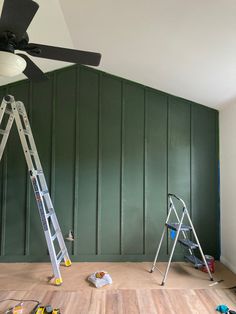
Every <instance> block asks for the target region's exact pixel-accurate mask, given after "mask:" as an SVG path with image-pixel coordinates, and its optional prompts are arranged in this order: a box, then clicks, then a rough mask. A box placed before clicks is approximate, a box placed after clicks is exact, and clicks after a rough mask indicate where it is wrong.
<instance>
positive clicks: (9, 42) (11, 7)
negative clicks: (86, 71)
mask: <svg viewBox="0 0 236 314" xmlns="http://www.w3.org/2000/svg"><path fill="white" fill-rule="evenodd" d="M38 9H39V5H38V3H36V2H34V1H32V0H4V3H3V7H2V14H1V18H0V51H1V53H2V55H4V56H5V57H6V58H7V57H10V58H14V57H13V56H14V55H15V59H16V60H15V59H14V60H15V62H17V60H18V59H20V60H21V62H23V63H24V67H25V69H24V67H23V69H22V71H21V72H23V73H24V74H25V75H26V76H27V77H28V78H29V79H30V80H33V81H38V80H44V79H47V76H46V75H45V74H44V73H43V72H42V71H41V70H40V68H38V66H37V65H36V64H35V63H34V62H33V61H32V60H31V59H30V58H29V57H28V56H27V55H26V54H21V53H18V54H17V53H16V54H15V51H16V50H21V51H24V52H25V53H27V54H29V55H31V56H33V57H38V58H46V59H52V60H59V61H66V62H71V63H77V64H87V65H92V66H98V65H99V63H100V60H101V54H100V53H96V52H90V51H82V50H75V49H68V48H61V47H53V46H48V45H42V44H37V43H29V37H28V34H27V29H28V27H29V25H30V23H31V21H32V20H33V18H34V16H35V14H36V12H37V11H38ZM42 23H43V21H42ZM3 52H4V54H3ZM9 54H10V55H9ZM12 55H13V56H12ZM17 56H20V57H19V58H17ZM21 58H23V59H24V60H22V59H21ZM9 75H10V74H9Z"/></svg>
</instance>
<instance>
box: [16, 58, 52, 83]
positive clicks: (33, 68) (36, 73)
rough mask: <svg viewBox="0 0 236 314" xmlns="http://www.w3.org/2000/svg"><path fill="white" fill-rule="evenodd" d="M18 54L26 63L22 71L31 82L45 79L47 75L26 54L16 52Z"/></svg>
mask: <svg viewBox="0 0 236 314" xmlns="http://www.w3.org/2000/svg"><path fill="white" fill-rule="evenodd" d="M17 55H18V56H21V57H22V58H24V59H25V61H26V63H27V65H26V68H25V70H24V71H23V73H24V74H25V75H26V76H27V77H28V78H29V79H30V80H31V81H33V82H38V81H43V80H47V79H48V77H47V76H46V74H44V73H43V72H42V71H41V70H40V68H39V67H38V66H37V65H36V64H35V63H34V62H33V61H32V60H31V59H30V58H29V57H28V56H26V55H24V54H22V53H17Z"/></svg>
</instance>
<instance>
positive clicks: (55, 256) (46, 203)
mask: <svg viewBox="0 0 236 314" xmlns="http://www.w3.org/2000/svg"><path fill="white" fill-rule="evenodd" d="M8 105H9V106H10V107H11V110H8V109H7V106H8ZM4 114H8V115H9V118H8V122H7V124H6V128H5V130H1V129H0V133H1V134H3V137H2V139H1V144H0V160H1V157H2V154H3V152H4V149H5V146H6V143H7V139H8V135H9V133H10V130H11V127H12V124H13V122H14V121H15V122H16V127H17V130H18V134H19V137H20V141H21V145H22V148H23V152H24V155H25V160H26V163H27V167H28V170H29V174H30V179H31V183H32V187H33V191H34V195H35V199H36V203H37V207H38V211H39V216H40V219H41V223H42V226H43V231H44V235H45V238H46V243H47V247H48V251H49V256H50V260H51V264H52V269H53V274H54V278H55V281H54V283H55V284H56V285H60V284H61V283H62V278H61V273H60V269H59V265H60V263H61V261H62V260H63V259H64V262H65V266H70V265H71V260H70V257H69V254H68V250H67V247H66V245H65V241H64V238H63V234H62V232H61V228H60V225H59V222H58V219H57V216H56V212H55V210H54V207H53V204H52V200H51V197H50V194H49V191H48V187H47V182H46V179H45V176H44V173H43V169H42V165H41V162H40V159H39V155H38V152H37V147H36V144H35V141H34V138H33V134H32V130H31V127H30V123H29V120H28V116H27V112H26V110H25V106H24V104H23V103H22V102H20V101H15V99H14V97H13V96H11V95H7V96H5V97H4V99H3V101H2V104H1V106H0V122H1V121H2V120H3V116H4ZM52 233H53V234H52ZM55 240H57V242H58V245H59V248H60V251H59V253H56V249H55V246H54V241H55Z"/></svg>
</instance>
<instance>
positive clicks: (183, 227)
mask: <svg viewBox="0 0 236 314" xmlns="http://www.w3.org/2000/svg"><path fill="white" fill-rule="evenodd" d="M166 226H167V227H168V228H169V229H172V230H175V231H177V230H178V228H179V223H176V222H174V223H166ZM180 230H181V231H189V230H192V228H191V227H190V226H186V225H183V224H182V225H181V229H180Z"/></svg>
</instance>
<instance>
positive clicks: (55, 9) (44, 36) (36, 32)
mask: <svg viewBox="0 0 236 314" xmlns="http://www.w3.org/2000/svg"><path fill="white" fill-rule="evenodd" d="M36 2H37V3H38V4H39V6H40V7H39V9H38V11H37V13H36V15H35V17H34V19H33V21H32V23H31V24H30V27H29V29H28V30H27V32H28V34H29V37H30V41H31V42H34V43H41V44H47V45H55V46H62V47H68V48H73V42H72V40H71V36H70V33H69V30H68V27H67V25H66V23H65V19H64V15H63V12H62V10H61V6H60V3H59V1H58V0H46V1H45V0H36ZM2 5H3V0H0V12H1V11H2ZM30 58H31V59H32V60H34V62H35V63H36V64H37V65H38V66H39V67H40V68H41V69H42V70H43V71H44V72H48V71H53V70H55V69H58V68H61V67H65V66H68V65H69V63H66V62H60V61H54V60H46V59H40V58H34V57H31V56H30ZM25 78H26V77H25V76H24V75H23V74H21V75H18V76H16V77H14V78H6V77H1V76H0V85H5V84H8V83H11V82H14V81H18V80H22V79H25Z"/></svg>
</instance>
